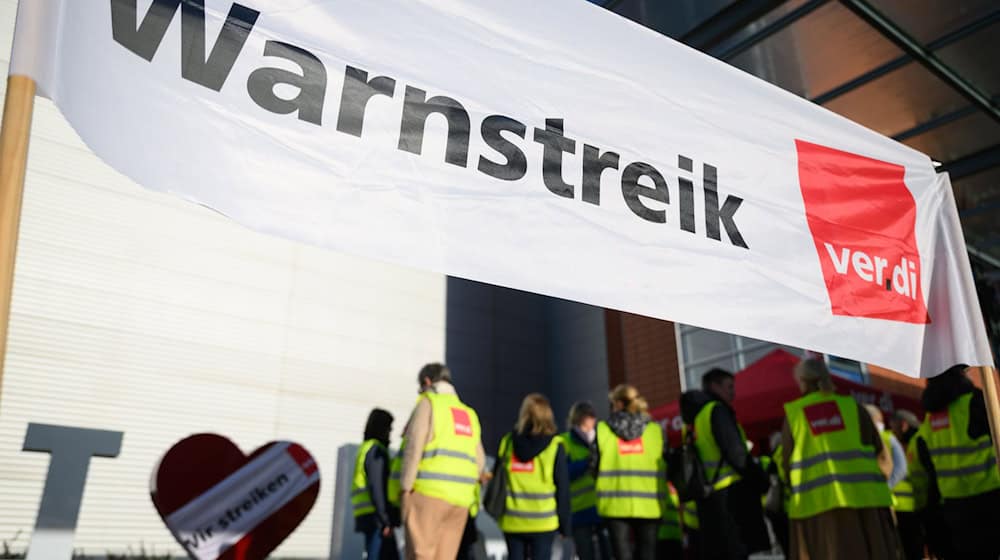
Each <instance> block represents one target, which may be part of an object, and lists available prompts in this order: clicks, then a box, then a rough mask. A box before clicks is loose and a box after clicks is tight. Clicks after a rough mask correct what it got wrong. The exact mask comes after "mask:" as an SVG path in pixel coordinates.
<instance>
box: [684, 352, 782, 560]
mask: <svg viewBox="0 0 1000 560" xmlns="http://www.w3.org/2000/svg"><path fill="white" fill-rule="evenodd" d="M735 398H736V384H735V378H734V376H733V374H732V373H730V372H728V371H725V370H723V369H719V368H715V369H712V370H710V371H709V372H708V373H706V374H705V375H704V376H703V377H702V390H701V391H688V392H686V393H684V394H683V395H681V402H680V404H681V417H682V419H683V420H684V429H685V430H693V435H694V443H695V449H697V451H698V457H699V458H700V459H701V462H702V464H703V465H704V466H705V473H706V475H707V476H708V481H709V482H710V483H711V484H712V488H713V491H712V492H711V493H710V494H709V495H708V496H706V497H705V498H704V499H701V500H698V502H697V508H698V522H699V525H700V540H701V545H700V553H701V558H704V559H712V560H715V559H725V560H730V559H742V558H746V557H748V556H749V555H750V554H751V553H753V552H758V551H766V550H770V548H771V542H770V538H769V536H768V533H767V525H766V524H765V523H764V512H763V509H762V506H761V500H760V497H761V495H762V494H763V493H764V492H766V491H767V489H768V486H769V483H768V477H767V474H766V473H764V470H763V469H762V468H761V467H760V464H759V463H758V462H757V461H756V460H755V459H754V458H753V457H752V456H751V455H750V450H749V448H748V445H747V438H746V434H745V433H744V432H743V428H742V427H741V426H740V425H739V423H737V421H736V413H735V411H734V410H733V408H732V403H733V400H734V399H735Z"/></svg>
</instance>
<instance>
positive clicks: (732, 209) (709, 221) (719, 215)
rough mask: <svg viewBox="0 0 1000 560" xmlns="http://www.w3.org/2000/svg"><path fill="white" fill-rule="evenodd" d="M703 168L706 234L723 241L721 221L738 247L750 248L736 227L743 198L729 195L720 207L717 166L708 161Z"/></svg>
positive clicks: (730, 239)
mask: <svg viewBox="0 0 1000 560" xmlns="http://www.w3.org/2000/svg"><path fill="white" fill-rule="evenodd" d="M703 169H704V174H705V186H704V189H703V190H704V191H705V230H706V235H708V236H709V237H711V238H712V239H715V240H716V241H722V236H721V235H720V233H719V223H722V227H724V228H725V229H726V235H727V236H729V242H730V243H732V244H733V245H736V246H737V247H743V248H744V249H749V247H748V246H747V243H746V241H744V240H743V235H741V234H740V230H739V228H738V227H736V220H734V219H733V216H734V215H735V214H736V211H737V210H739V208H740V204H743V199H742V198H740V197H738V196H732V195H728V196H726V202H725V203H724V204H723V205H722V208H719V191H718V188H719V187H718V185H719V172H718V170H717V169H716V168H715V167H713V166H711V165H709V164H707V163H706V164H705V165H704V166H703Z"/></svg>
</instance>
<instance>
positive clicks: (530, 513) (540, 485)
mask: <svg viewBox="0 0 1000 560" xmlns="http://www.w3.org/2000/svg"><path fill="white" fill-rule="evenodd" d="M562 445H563V443H562V439H561V438H559V437H553V438H552V441H550V442H549V445H548V446H547V447H546V448H545V449H544V450H542V452H541V453H539V454H538V455H536V456H535V457H533V458H532V459H529V460H524V461H522V460H521V459H519V458H518V457H517V455H515V454H514V451H513V446H512V444H511V436H510V434H507V435H506V436H504V437H503V439H502V440H501V441H500V452H499V453H498V454H497V455H498V456H499V458H498V460H502V461H504V468H505V469H506V470H507V480H508V481H510V486H509V489H510V491H509V492H508V493H507V500H506V502H505V504H506V507H505V508H504V512H503V515H502V516H500V520H499V525H500V530H501V531H503V532H504V533H547V532H551V531H555V530H556V529H558V528H559V515H558V512H557V511H556V479H555V467H556V455H557V454H558V453H559V449H560V446H562Z"/></svg>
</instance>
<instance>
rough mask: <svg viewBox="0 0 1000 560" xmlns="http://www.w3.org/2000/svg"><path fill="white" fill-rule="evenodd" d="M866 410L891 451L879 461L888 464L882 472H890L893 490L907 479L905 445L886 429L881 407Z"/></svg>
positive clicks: (893, 502)
mask: <svg viewBox="0 0 1000 560" xmlns="http://www.w3.org/2000/svg"><path fill="white" fill-rule="evenodd" d="M865 410H866V411H867V412H868V417H869V418H871V419H872V423H873V424H875V429H876V430H878V433H879V436H881V437H882V446H883V447H884V448H885V449H888V450H889V453H888V454H887V455H882V456H880V457H879V460H880V461H885V462H886V464H884V465H881V468H882V470H886V471H889V475H888V476H887V477H886V480H887V482H888V483H889V490H892V489H894V488H895V487H896V486H897V485H898V484H899V483H900V482H902V481H903V479H904V478H906V472H907V465H906V450H904V449H903V445H902V444H901V443H899V440H898V439H896V436H894V435H893V434H892V430H889V429H888V428H886V426H885V416H883V415H882V410H880V409H879V407H877V406H875V405H873V404H866V405H865ZM892 508H893V509H896V495H895V493H893V494H892Z"/></svg>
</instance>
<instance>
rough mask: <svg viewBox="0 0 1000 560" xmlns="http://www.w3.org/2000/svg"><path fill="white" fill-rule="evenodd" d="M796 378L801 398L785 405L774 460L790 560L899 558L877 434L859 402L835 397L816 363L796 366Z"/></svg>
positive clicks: (824, 371) (825, 373)
mask: <svg viewBox="0 0 1000 560" xmlns="http://www.w3.org/2000/svg"><path fill="white" fill-rule="evenodd" d="M795 379H796V381H797V383H798V385H799V389H800V390H801V391H802V393H803V396H802V397H801V398H799V399H796V400H794V401H792V402H789V403H786V404H785V424H784V426H783V428H782V432H781V449H782V452H781V456H780V457H779V458H778V461H779V462H780V464H781V469H782V472H784V473H787V476H788V480H787V481H786V483H787V484H788V488H789V490H790V491H791V499H790V500H789V502H788V517H789V519H790V520H791V530H790V543H789V548H790V550H789V555H788V557H789V558H790V559H791V560H795V559H810V560H825V559H829V560H837V559H843V558H849V559H853V558H898V557H899V552H900V550H899V542H898V538H897V536H896V528H895V525H894V523H893V519H892V512H891V511H890V509H889V506H890V503H891V501H892V498H891V496H890V493H889V485H888V484H887V483H886V477H887V475H888V472H887V471H883V470H882V469H881V468H880V466H879V461H878V456H879V454H880V453H881V454H887V453H888V450H887V449H886V448H884V446H883V443H882V437H881V436H880V435H879V432H878V430H877V429H876V428H875V425H874V424H873V423H872V421H871V418H870V417H869V416H868V413H867V412H866V411H865V410H864V409H863V408H862V406H861V405H860V404H858V402H857V401H855V400H854V399H853V398H851V397H847V396H842V395H837V394H835V393H834V385H833V381H832V380H831V379H830V372H829V371H828V370H827V368H826V364H824V363H823V361H822V360H819V359H808V360H804V361H802V362H799V364H797V365H796V366H795Z"/></svg>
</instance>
